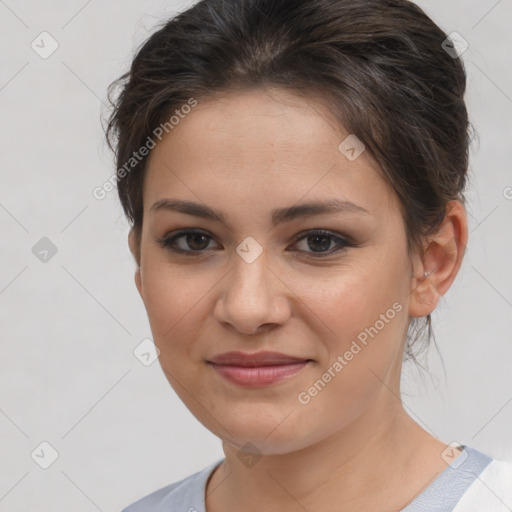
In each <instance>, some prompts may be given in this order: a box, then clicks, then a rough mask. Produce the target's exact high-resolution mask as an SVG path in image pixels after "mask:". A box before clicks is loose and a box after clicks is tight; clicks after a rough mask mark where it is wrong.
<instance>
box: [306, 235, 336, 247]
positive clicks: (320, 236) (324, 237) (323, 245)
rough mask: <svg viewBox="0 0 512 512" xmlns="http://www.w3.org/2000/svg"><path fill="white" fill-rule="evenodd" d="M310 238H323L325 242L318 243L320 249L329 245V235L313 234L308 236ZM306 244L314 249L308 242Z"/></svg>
mask: <svg viewBox="0 0 512 512" xmlns="http://www.w3.org/2000/svg"><path fill="white" fill-rule="evenodd" d="M310 239H313V240H319V239H320V240H323V241H324V242H325V243H323V244H319V245H320V249H328V248H329V245H331V240H330V239H329V237H327V236H324V235H315V236H312V237H310ZM308 245H309V248H310V249H313V250H314V247H312V246H311V244H310V243H308ZM313 245H314V244H313Z"/></svg>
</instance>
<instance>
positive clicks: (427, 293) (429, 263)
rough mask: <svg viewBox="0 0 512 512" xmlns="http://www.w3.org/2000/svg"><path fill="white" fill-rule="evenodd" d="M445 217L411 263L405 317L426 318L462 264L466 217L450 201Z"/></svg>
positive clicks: (455, 202)
mask: <svg viewBox="0 0 512 512" xmlns="http://www.w3.org/2000/svg"><path fill="white" fill-rule="evenodd" d="M446 212H447V213H446V216H445V218H444V220H443V222H442V223H441V225H440V226H439V229H438V230H437V232H436V233H435V234H434V235H431V236H429V237H428V241H427V243H426V246H425V249H424V252H423V255H422V257H421V258H418V259H417V260H416V262H415V264H414V270H413V278H412V279H411V292H410V295H411V300H410V302H409V315H410V316H412V317H421V316H426V315H428V314H430V313H432V311H433V310H434V309H435V308H436V306H437V304H438V302H439V299H440V298H441V296H443V295H444V294H445V293H446V292H447V291H448V289H449V288H450V286H451V285H452V283H453V281H454V280H455V277H456V276H457V273H458V271H459V269H460V266H461V264H462V259H463V257H464V253H465V250H466V244H467V240H468V229H467V217H466V211H465V210H464V206H463V205H462V204H461V203H460V202H459V201H450V202H449V203H448V206H447V208H446Z"/></svg>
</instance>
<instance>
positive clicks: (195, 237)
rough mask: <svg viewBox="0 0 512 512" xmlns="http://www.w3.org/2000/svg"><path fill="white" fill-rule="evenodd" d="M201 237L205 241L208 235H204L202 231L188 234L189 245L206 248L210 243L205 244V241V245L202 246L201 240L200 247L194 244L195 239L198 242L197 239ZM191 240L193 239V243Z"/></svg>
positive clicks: (195, 247) (197, 248) (193, 247)
mask: <svg viewBox="0 0 512 512" xmlns="http://www.w3.org/2000/svg"><path fill="white" fill-rule="evenodd" d="M200 238H202V239H203V242H204V241H205V239H206V236H205V235H202V234H200V233H194V234H191V235H188V236H187V244H188V245H189V247H190V248H191V249H196V250H200V249H204V248H205V247H206V246H207V245H208V243H206V245H204V243H203V246H201V243H200V242H199V246H200V247H197V246H194V241H196V242H197V240H198V239H200ZM191 240H192V243H191Z"/></svg>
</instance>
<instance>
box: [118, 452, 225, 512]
mask: <svg viewBox="0 0 512 512" xmlns="http://www.w3.org/2000/svg"><path fill="white" fill-rule="evenodd" d="M222 460H224V459H221V460H218V461H216V462H214V463H213V464H210V465H209V466H207V467H206V468H204V469H202V470H201V471H198V472H197V473H194V474H192V475H190V476H188V477H186V478H183V479H182V480H179V481H178V482H173V483H172V484H169V485H166V486H165V487H162V488H161V489H158V490H156V491H154V492H152V493H151V494H148V495H147V496H145V497H143V498H141V499H139V500H137V501H136V502H135V503H132V504H131V505H129V506H128V507H126V508H124V509H123V510H122V512H173V511H174V510H179V511H180V512H187V511H195V512H204V510H205V509H204V496H205V489H206V482H207V481H208V477H209V476H210V475H211V474H212V473H213V470H214V469H215V468H216V467H217V466H218V465H219V464H220V463H221V462H222Z"/></svg>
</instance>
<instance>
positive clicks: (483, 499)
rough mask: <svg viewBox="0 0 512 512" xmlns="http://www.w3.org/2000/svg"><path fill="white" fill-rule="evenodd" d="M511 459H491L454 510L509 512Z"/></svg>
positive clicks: (511, 493) (511, 501) (459, 511)
mask: <svg viewBox="0 0 512 512" xmlns="http://www.w3.org/2000/svg"><path fill="white" fill-rule="evenodd" d="M511 509H512V461H505V460H499V459H492V460H491V462H490V463H489V464H488V465H487V466H486V467H485V469H484V470H483V471H482V472H481V473H480V474H479V475H478V476H477V478H475V481H474V482H473V483H472V485H471V486H470V487H469V489H468V490H467V491H466V492H465V493H464V495H463V496H462V498H461V499H460V500H459V502H458V503H457V506H456V507H455V509H454V512H509V511H510V510H511Z"/></svg>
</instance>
